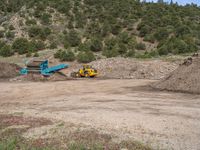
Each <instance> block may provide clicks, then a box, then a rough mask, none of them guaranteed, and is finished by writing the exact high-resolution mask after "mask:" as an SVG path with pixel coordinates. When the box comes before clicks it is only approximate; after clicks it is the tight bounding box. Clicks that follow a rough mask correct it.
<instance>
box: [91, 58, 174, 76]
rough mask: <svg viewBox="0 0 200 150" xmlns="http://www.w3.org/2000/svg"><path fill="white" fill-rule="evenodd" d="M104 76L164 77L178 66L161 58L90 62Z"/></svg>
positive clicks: (110, 59)
mask: <svg viewBox="0 0 200 150" xmlns="http://www.w3.org/2000/svg"><path fill="white" fill-rule="evenodd" d="M90 64H91V65H92V66H93V67H94V68H96V69H97V70H98V71H99V73H100V74H99V76H98V77H100V78H101V77H102V78H118V79H156V80H157V79H162V78H164V77H165V76H166V75H168V74H169V73H171V72H172V71H174V70H175V69H176V68H177V64H176V63H171V62H164V61H161V60H151V61H137V60H134V59H128V58H109V59H101V60H97V61H94V62H91V63H90Z"/></svg>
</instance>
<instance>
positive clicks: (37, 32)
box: [28, 26, 51, 40]
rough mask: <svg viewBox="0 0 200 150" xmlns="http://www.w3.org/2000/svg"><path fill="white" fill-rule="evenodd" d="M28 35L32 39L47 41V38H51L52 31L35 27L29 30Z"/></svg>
mask: <svg viewBox="0 0 200 150" xmlns="http://www.w3.org/2000/svg"><path fill="white" fill-rule="evenodd" d="M28 34H29V36H30V37H32V38H34V37H39V38H41V39H43V40H45V39H46V38H47V36H49V35H50V34H51V29H50V28H48V27H46V28H42V27H39V26H33V27H30V28H29V30H28Z"/></svg>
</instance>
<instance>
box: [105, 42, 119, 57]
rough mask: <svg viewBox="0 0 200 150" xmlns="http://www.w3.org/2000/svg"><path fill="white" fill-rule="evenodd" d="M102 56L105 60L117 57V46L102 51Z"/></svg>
mask: <svg viewBox="0 0 200 150" xmlns="http://www.w3.org/2000/svg"><path fill="white" fill-rule="evenodd" d="M103 55H104V56H106V57H107V58H111V57H116V56H119V50H118V46H117V45H116V46H114V47H113V48H112V49H104V50H103Z"/></svg>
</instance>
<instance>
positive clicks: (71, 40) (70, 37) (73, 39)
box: [65, 30, 81, 47]
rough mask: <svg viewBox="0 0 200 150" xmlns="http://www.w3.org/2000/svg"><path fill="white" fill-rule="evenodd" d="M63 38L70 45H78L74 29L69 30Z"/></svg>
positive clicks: (78, 40)
mask: <svg viewBox="0 0 200 150" xmlns="http://www.w3.org/2000/svg"><path fill="white" fill-rule="evenodd" d="M65 40H67V41H68V43H69V44H70V46H72V47H75V46H78V45H79V44H80V42H81V39H80V37H79V34H78V33H77V32H76V31H75V30H72V31H70V32H69V33H68V34H67V35H66V37H65Z"/></svg>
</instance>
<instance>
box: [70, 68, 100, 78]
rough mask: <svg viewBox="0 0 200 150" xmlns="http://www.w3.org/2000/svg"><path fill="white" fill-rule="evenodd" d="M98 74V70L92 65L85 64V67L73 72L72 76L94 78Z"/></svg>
mask: <svg viewBox="0 0 200 150" xmlns="http://www.w3.org/2000/svg"><path fill="white" fill-rule="evenodd" d="M97 75H98V72H97V70H96V69H94V68H93V67H92V66H90V65H83V68H81V69H79V71H78V72H72V73H71V76H72V77H75V78H79V77H86V78H89V77H90V78H93V77H96V76H97Z"/></svg>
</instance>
